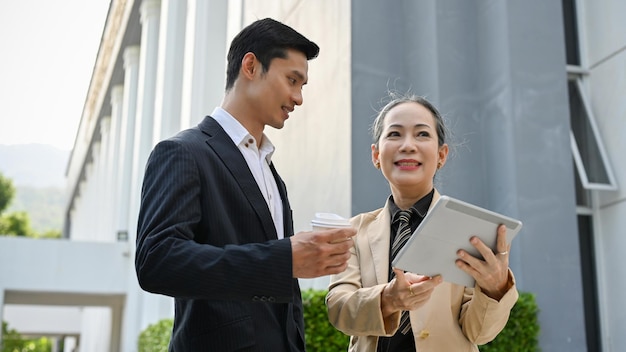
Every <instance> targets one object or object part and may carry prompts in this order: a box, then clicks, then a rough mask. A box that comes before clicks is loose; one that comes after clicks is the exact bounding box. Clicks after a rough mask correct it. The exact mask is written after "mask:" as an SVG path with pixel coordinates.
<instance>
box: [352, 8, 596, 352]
mask: <svg viewBox="0 0 626 352" xmlns="http://www.w3.org/2000/svg"><path fill="white" fill-rule="evenodd" d="M562 27H563V25H562V13H561V7H560V3H559V2H554V1H553V2H545V1H522V0H514V1H507V2H500V1H480V2H467V1H462V0H458V1H445V2H438V1H418V2H409V1H406V2H379V1H373V0H371V1H363V0H359V1H353V2H352V81H353V88H352V111H353V129H352V133H353V145H352V148H353V154H352V163H353V171H354V173H353V175H352V180H353V183H352V187H353V190H352V207H353V212H360V211H364V210H368V209H373V208H377V207H380V206H382V205H383V203H384V199H385V197H386V196H387V195H388V194H389V190H388V187H386V184H385V182H384V181H383V180H381V178H380V176H379V175H378V174H377V171H376V170H374V169H373V168H372V167H371V163H370V162H369V156H368V155H369V154H368V152H369V144H370V143H371V141H370V140H369V139H366V137H365V136H366V135H367V133H366V132H367V131H366V130H367V128H366V127H367V125H368V123H369V122H371V117H372V109H371V107H372V105H375V104H376V103H377V102H378V101H379V99H380V97H381V96H382V95H383V94H384V91H385V89H387V88H392V89H396V90H400V91H406V90H408V89H410V90H411V91H412V92H414V93H417V94H419V95H425V96H426V97H427V98H429V99H430V100H432V101H433V102H434V103H435V104H436V105H437V106H438V107H440V109H441V111H442V113H443V114H444V115H446V116H447V118H448V127H449V128H450V129H451V130H452V132H453V133H454V135H455V138H454V139H453V142H455V145H454V146H455V150H454V154H453V156H452V158H451V159H450V161H449V163H448V164H447V165H446V167H445V168H444V170H443V171H442V173H441V175H440V179H439V182H438V188H439V190H440V191H442V193H446V194H450V195H453V196H457V197H459V198H462V199H465V200H467V201H470V202H473V203H476V204H478V205H481V206H485V207H487V208H490V209H493V210H495V211H498V212H502V213H505V214H508V215H510V216H514V217H518V218H520V219H521V220H522V221H523V222H524V228H523V229H522V232H521V233H520V235H519V236H518V237H517V238H516V240H515V241H514V243H513V249H512V256H511V265H512V268H513V270H514V272H515V274H516V278H517V280H518V284H519V288H520V290H522V291H530V292H533V293H535V294H536V297H537V302H538V304H539V308H540V310H541V311H540V315H539V318H540V324H541V337H540V343H541V347H542V349H543V350H546V351H584V350H586V342H585V336H584V333H581V332H582V331H584V323H583V321H584V315H583V306H582V302H583V301H582V290H581V277H580V269H579V267H580V259H579V250H578V236H577V227H576V226H577V225H576V212H575V199H574V183H573V176H572V161H571V160H572V159H571V152H570V148H569V143H570V141H569V115H568V100H567V91H566V74H565V54H564V42H563V29H562Z"/></svg>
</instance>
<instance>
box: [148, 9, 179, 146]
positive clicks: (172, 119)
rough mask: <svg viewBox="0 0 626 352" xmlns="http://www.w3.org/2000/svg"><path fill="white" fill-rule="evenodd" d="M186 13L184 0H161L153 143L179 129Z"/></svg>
mask: <svg viewBox="0 0 626 352" xmlns="http://www.w3.org/2000/svg"><path fill="white" fill-rule="evenodd" d="M186 16H187V2H186V1H185V0H182V1H181V0H163V1H162V3H161V23H160V26H159V54H158V61H157V70H156V72H157V77H156V92H155V95H156V99H155V101H154V104H155V106H154V130H153V141H152V142H153V144H156V143H158V142H159V141H160V140H163V139H165V138H168V137H170V136H172V135H174V134H175V133H177V132H178V131H179V130H180V111H181V98H182V94H181V93H182V85H183V81H182V78H183V55H184V44H185V19H186Z"/></svg>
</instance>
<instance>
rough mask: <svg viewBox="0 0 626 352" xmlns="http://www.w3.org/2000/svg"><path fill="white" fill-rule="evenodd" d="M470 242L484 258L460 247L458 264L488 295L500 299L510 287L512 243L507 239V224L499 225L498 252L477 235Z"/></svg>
mask: <svg viewBox="0 0 626 352" xmlns="http://www.w3.org/2000/svg"><path fill="white" fill-rule="evenodd" d="M470 243H471V244H472V245H473V246H474V247H475V248H476V249H477V250H478V251H479V252H480V254H481V255H482V256H483V259H478V258H476V257H473V256H472V255H471V254H469V253H468V252H466V251H464V250H462V249H460V250H459V251H458V252H457V255H458V256H459V259H457V260H456V265H457V266H458V267H459V268H460V269H461V270H463V271H465V272H466V273H468V274H469V275H471V276H472V277H473V278H474V280H476V284H477V285H478V286H480V288H481V290H482V291H483V292H484V293H485V294H486V295H487V296H489V297H491V298H493V299H495V300H500V299H501V298H502V296H504V294H505V293H506V292H507V291H508V290H509V289H510V287H509V286H510V285H509V251H510V249H511V245H510V244H507V241H506V226H504V225H500V226H498V234H497V242H496V243H497V244H496V249H497V251H496V253H494V252H493V251H492V250H491V248H489V247H488V246H487V245H486V244H484V243H483V242H482V241H481V240H480V239H479V238H478V237H476V236H474V237H472V238H471V239H470Z"/></svg>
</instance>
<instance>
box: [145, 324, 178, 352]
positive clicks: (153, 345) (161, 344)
mask: <svg viewBox="0 0 626 352" xmlns="http://www.w3.org/2000/svg"><path fill="white" fill-rule="evenodd" d="M173 325H174V320H173V319H163V320H159V321H158V322H156V323H154V324H152V325H149V326H148V327H147V328H146V329H145V330H144V331H142V332H141V334H139V346H138V347H139V349H138V350H139V352H167V347H168V345H169V343H170V338H171V337H172V326H173Z"/></svg>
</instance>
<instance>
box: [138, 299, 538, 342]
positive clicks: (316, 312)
mask: <svg viewBox="0 0 626 352" xmlns="http://www.w3.org/2000/svg"><path fill="white" fill-rule="evenodd" d="M326 293H327V291H326V290H313V289H309V290H305V291H302V305H303V308H304V324H305V333H304V334H305V338H306V349H307V351H309V352H344V351H346V350H347V349H348V343H349V340H350V338H349V337H348V336H347V335H344V334H343V333H342V332H340V331H338V330H336V329H335V328H334V327H333V326H332V325H331V324H330V322H329V321H328V313H327V310H326V305H325V303H324V299H325V297H326ZM538 312H539V309H538V307H537V303H536V302H535V296H534V295H533V294H531V293H524V292H520V296H519V299H518V300H517V303H516V304H515V306H514V307H513V309H512V310H511V317H510V318H509V322H508V323H507V324H506V327H505V328H504V329H503V330H502V332H500V334H499V335H498V336H497V337H496V339H495V340H493V341H491V342H490V343H488V344H486V345H484V346H480V351H481V352H538V351H539V347H538V337H539V323H538V321H537V313H538ZM172 324H173V320H172V319H163V320H161V321H159V322H158V323H156V324H152V325H150V326H148V327H147V328H146V329H145V330H144V331H143V332H142V333H141V335H139V352H159V351H164V352H166V351H167V347H168V344H169V341H170V337H171V333H172Z"/></svg>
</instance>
